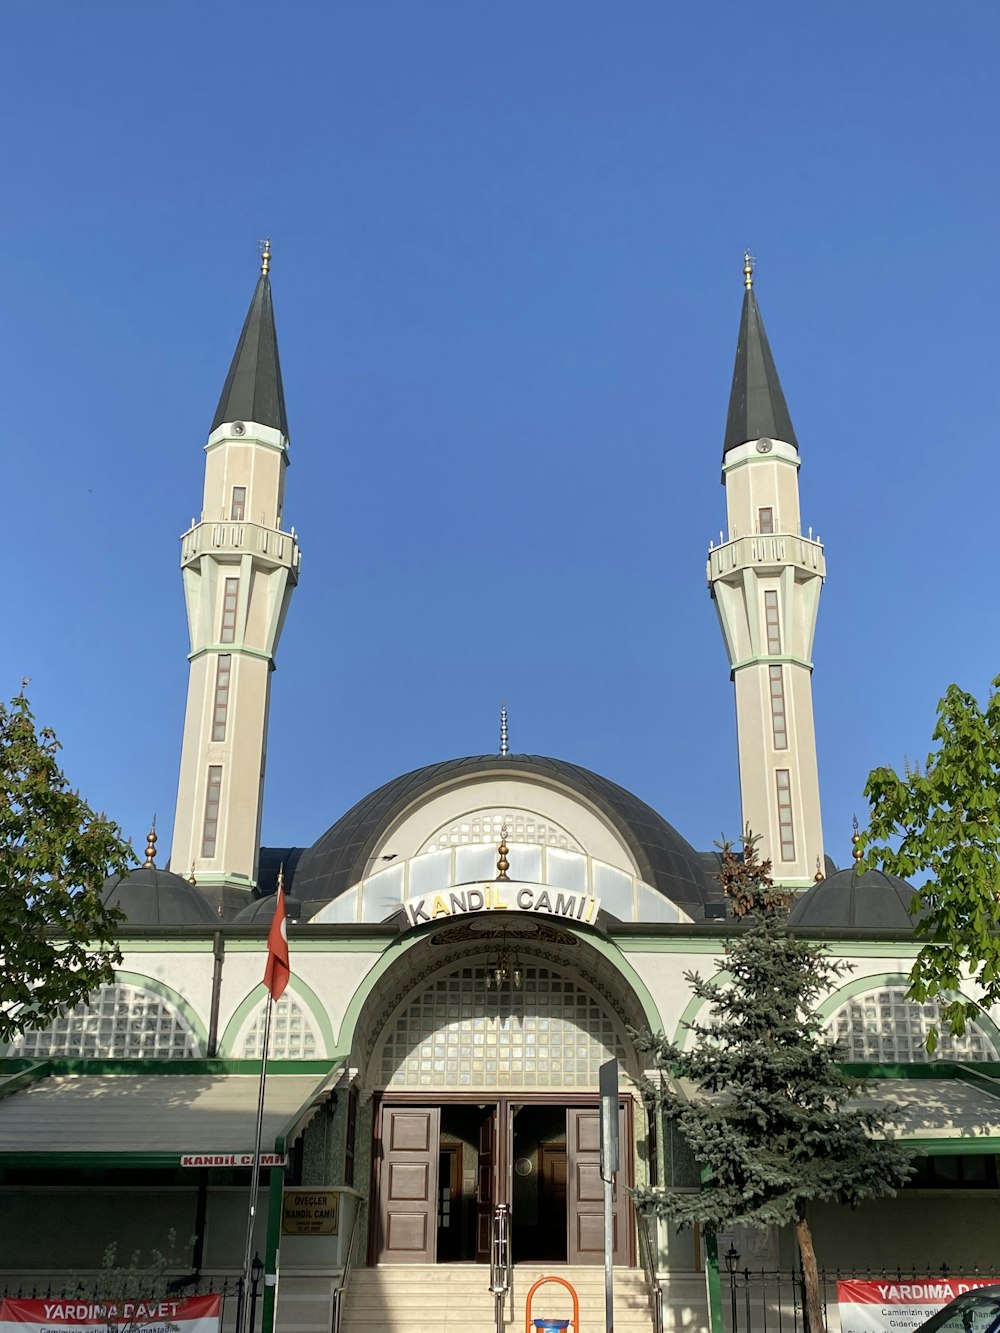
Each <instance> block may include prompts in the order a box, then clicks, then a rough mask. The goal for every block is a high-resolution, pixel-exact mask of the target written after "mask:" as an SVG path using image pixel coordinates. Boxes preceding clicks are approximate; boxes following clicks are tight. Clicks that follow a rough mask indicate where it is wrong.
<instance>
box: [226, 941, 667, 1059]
mask: <svg viewBox="0 0 1000 1333" xmlns="http://www.w3.org/2000/svg"><path fill="white" fill-rule="evenodd" d="M562 924H563V925H564V926H565V925H566V923H562ZM566 929H567V932H568V933H569V934H570V935H573V936H574V937H575V938H576V939H578V940H580V941H581V942H583V943H585V944H588V945H590V946H591V948H593V949H594V951H595V952H596V953H599V954H601V955H602V956H603V957H605V958H607V959H608V961H609V962H611V963H612V964H613V965H614V966H615V968H616V970H617V971H618V972H619V974H620V975H621V978H622V980H623V981H625V982H626V983H627V984H629V985H630V986H631V987H632V990H633V993H634V994H635V997H636V999H637V1000H638V1001H639V1006H640V1008H641V1009H642V1011H643V1017H644V1018H645V1020H646V1022H647V1023H648V1024H649V1028H650V1031H652V1032H656V1031H658V1030H659V1028H660V1027H661V1026H662V1022H663V1020H662V1019H661V1017H660V1012H659V1009H658V1008H657V1006H656V1002H655V1000H654V999H653V996H652V994H651V993H650V991H649V988H648V987H647V985H646V983H645V982H644V981H643V979H642V977H640V976H639V974H638V972H636V970H635V968H634V967H633V965H632V964H631V962H628V961H627V959H626V956H625V954H624V953H623V952H622V951H621V949H619V948H618V946H617V944H615V943H614V942H613V941H612V940H608V939H606V938H605V937H603V936H601V935H599V934H597V933H596V932H592V931H589V930H587V929H586V928H585V927H582V926H566ZM433 930H434V927H433V926H428V927H423V928H418V929H417V930H411V931H408V932H407V933H406V934H404V935H397V936H396V937H395V938H394V939H393V940H392V942H391V944H390V945H389V947H388V948H387V949H385V950H384V951H383V953H382V954H381V955H380V957H379V958H378V959H377V960H376V961H375V962H374V963H373V965H372V966H371V968H370V969H369V970H368V971H367V972H366V973H365V975H364V976H363V977H362V978H361V981H360V982H359V984H358V985H357V987H356V988H355V991H354V994H353V995H352V996H351V1001H350V1003H349V1005H348V1006H347V1010H346V1012H345V1013H344V1017H343V1019H342V1021H341V1025H340V1031H339V1033H338V1034H337V1042H336V1046H335V1048H334V1050H335V1051H336V1052H338V1053H339V1052H343V1053H344V1054H345V1055H347V1054H348V1053H349V1052H350V1051H351V1049H352V1047H353V1045H354V1037H355V1033H356V1031H357V1025H358V1022H359V1020H360V1018H361V1014H362V1012H363V1010H364V1008H365V1005H366V1004H367V1003H368V1000H369V999H370V998H371V995H372V992H373V991H374V989H375V987H376V986H377V985H378V983H379V982H380V981H381V980H382V978H383V977H384V976H385V974H386V973H387V972H388V971H389V969H390V968H391V967H392V966H394V964H395V963H396V962H397V961H399V959H400V958H402V956H403V955H404V954H405V953H407V952H408V951H409V950H410V949H413V948H416V946H417V945H418V944H420V943H421V942H422V941H423V940H425V939H426V938H427V937H428V933H429V932H432V931H433ZM484 948H485V940H484ZM227 1032H228V1028H227Z"/></svg>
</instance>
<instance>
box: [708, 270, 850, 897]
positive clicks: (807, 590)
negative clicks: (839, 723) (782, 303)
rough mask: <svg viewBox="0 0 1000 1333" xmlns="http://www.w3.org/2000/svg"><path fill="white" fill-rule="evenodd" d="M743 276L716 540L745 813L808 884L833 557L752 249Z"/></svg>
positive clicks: (714, 584)
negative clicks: (823, 601)
mask: <svg viewBox="0 0 1000 1333" xmlns="http://www.w3.org/2000/svg"><path fill="white" fill-rule="evenodd" d="M743 285H744V292H743V309H742V312H741V316H740V331H739V339H738V341H737V346H736V363H735V366H734V368H733V381H732V389H731V391H730V396H729V412H728V415H727V418H726V433H725V439H724V442H723V449H722V482H723V485H724V486H725V488H726V512H727V518H728V523H729V532H728V535H727V536H724V537H723V539H722V541H721V543H720V544H719V545H714V544H713V546H712V548H711V550H710V551H709V556H708V584H709V588H710V589H711V593H712V599H713V601H714V602H715V607H716V611H717V612H718V615H719V623H720V625H721V627H722V633H723V637H724V639H725V644H726V652H727V655H728V657H729V667H730V672H731V678H732V681H733V686H734V689H735V694H736V730H737V743H738V747H739V764H740V805H741V812H740V813H741V824H742V826H743V827H744V828H747V827H749V828H750V829H751V831H752V832H753V833H755V834H757V835H758V836H759V837H760V839H761V852H762V854H763V855H764V856H766V857H768V858H770V860H771V861H772V862H773V864H774V867H775V876H776V879H777V882H778V883H780V884H782V885H783V886H785V887H788V888H790V889H797V888H802V889H805V888H808V887H809V886H810V885H811V884H812V883H813V869H814V866H815V864H816V858H817V856H818V857H819V858H820V862H821V864H822V856H823V830H822V822H821V818H820V802H819V774H818V766H817V762H816V737H815V732H814V727H813V705H812V669H813V664H812V650H813V635H814V633H815V629H816V617H817V612H818V609H819V594H820V589H821V587H822V584H823V579H824V577H825V575H826V564H825V560H824V556H823V548H822V546H821V545H820V543H819V542H818V541H814V540H813V539H812V536H811V535H810V536H808V537H806V536H803V534H802V525H801V521H800V516H799V479H798V476H799V462H800V460H799V444H798V440H797V439H796V436H795V431H794V429H793V428H792V420H791V416H790V415H789V411H788V404H787V403H786V401H785V395H784V393H783V391H782V387H781V382H780V381H779V379H778V372H777V369H776V367H775V364H774V357H773V356H772V355H771V348H770V345H769V343H768V340H767V334H766V333H765V331H764V321H763V319H762V318H761V313H760V309H759V307H758V305H757V296H756V292H755V290H754V263H753V260H752V259H751V258H750V256H749V254H747V255H746V256H744V266H743ZM776 760H777V761H778V762H780V763H781V765H782V767H781V768H780V769H775V767H774V765H775V761H776Z"/></svg>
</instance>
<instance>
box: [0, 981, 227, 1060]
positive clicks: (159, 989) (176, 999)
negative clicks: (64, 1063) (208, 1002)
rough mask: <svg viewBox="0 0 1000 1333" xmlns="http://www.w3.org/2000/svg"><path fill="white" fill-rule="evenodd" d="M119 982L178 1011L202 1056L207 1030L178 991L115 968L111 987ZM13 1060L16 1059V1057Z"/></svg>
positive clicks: (5, 1048)
mask: <svg viewBox="0 0 1000 1333" xmlns="http://www.w3.org/2000/svg"><path fill="white" fill-rule="evenodd" d="M119 982H120V983H121V984H122V985H124V986H141V987H142V989H143V990H147V991H150V992H152V994H154V995H158V996H159V997H160V999H161V1000H166V1002H167V1004H169V1005H171V1006H172V1007H173V1008H174V1009H176V1010H177V1011H178V1013H179V1014H180V1015H181V1017H182V1018H183V1019H184V1021H185V1023H187V1025H188V1027H189V1028H190V1029H191V1032H192V1034H193V1036H194V1039H195V1041H196V1042H197V1044H198V1055H199V1056H201V1055H203V1054H204V1052H205V1051H206V1050H207V1049H208V1029H207V1028H206V1027H205V1024H204V1023H203V1022H202V1021H201V1019H200V1018H199V1016H198V1014H197V1012H196V1011H195V1010H194V1009H193V1008H192V1007H191V1005H190V1004H189V1003H188V1001H187V1000H186V999H185V998H184V996H183V995H182V994H181V993H180V991H176V990H174V988H173V986H168V985H167V984H166V982H163V981H158V980H157V979H156V977H151V976H148V975H147V974H146V973H145V972H131V971H129V970H128V969H127V968H118V967H116V968H115V980H114V982H112V985H114V984H116V983H119ZM44 1030H45V1029H44V1028H43V1029H41V1031H44ZM16 1040H17V1039H16V1038H15V1041H16ZM13 1044H14V1043H13V1042H8V1044H7V1045H6V1046H5V1047H4V1048H3V1050H2V1051H0V1056H4V1055H6V1054H7V1052H8V1051H9V1050H10V1048H11V1046H13ZM13 1058H15V1059H16V1058H17V1057H13ZM45 1059H48V1056H46V1057H45Z"/></svg>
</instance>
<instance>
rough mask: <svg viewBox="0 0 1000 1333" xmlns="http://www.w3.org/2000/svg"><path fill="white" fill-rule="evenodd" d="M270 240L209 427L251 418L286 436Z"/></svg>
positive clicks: (216, 428) (266, 244)
mask: <svg viewBox="0 0 1000 1333" xmlns="http://www.w3.org/2000/svg"><path fill="white" fill-rule="evenodd" d="M270 272H271V241H270V237H269V238H268V239H267V240H266V241H265V242H264V249H263V250H262V251H261V257H260V277H259V278H258V279H257V286H256V289H255V290H254V294H253V300H252V301H251V302H250V309H249V310H248V311H247V317H246V319H245V320H244V323H243V332H242V333H241V334H240V340H239V342H238V343H237V344H236V352H235V354H234V356H233V361H232V365H231V366H230V367H229V374H228V375H227V376H226V382H225V384H224V385H223V386H222V396H221V397H220V399H219V406H218V407H217V408H216V410H215V417H214V419H213V421H212V430H213V431H215V430H218V428H219V427H220V426H222V425H225V424H226V423H227V422H240V421H242V422H247V421H255V422H256V423H257V425H259V426H271V427H273V429H274V430H279V431H281V433H282V435H284V437H285V439H286V440H287V439H288V417H287V415H286V413H285V390H284V386H283V385H282V382H281V362H280V361H279V359H278V335H277V332H276V331H275V327H274V306H273V304H272V302H271V279H270V276H269V275H270Z"/></svg>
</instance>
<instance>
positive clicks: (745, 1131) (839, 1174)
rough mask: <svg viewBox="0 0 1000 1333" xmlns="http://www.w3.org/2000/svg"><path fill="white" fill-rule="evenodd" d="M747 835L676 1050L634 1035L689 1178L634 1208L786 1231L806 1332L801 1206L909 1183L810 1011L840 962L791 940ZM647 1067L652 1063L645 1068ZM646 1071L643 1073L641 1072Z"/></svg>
mask: <svg viewBox="0 0 1000 1333" xmlns="http://www.w3.org/2000/svg"><path fill="white" fill-rule="evenodd" d="M755 842H756V839H755V838H753V837H752V836H751V835H750V834H749V832H748V833H747V837H746V839H745V841H744V850H743V854H742V856H741V855H739V854H737V853H736V852H734V851H733V849H732V847H731V846H730V845H728V844H727V845H725V846H724V847H723V856H722V871H721V874H720V876H719V879H720V882H721V884H722V886H723V890H724V892H725V894H726V896H727V898H728V899H729V901H730V903H731V904H732V907H733V912H734V916H736V917H737V918H738V920H739V925H738V927H736V928H735V929H734V931H733V934H732V936H731V938H730V940H729V941H728V943H727V944H726V945H725V956H724V958H722V959H721V960H719V961H718V963H717V966H718V967H719V969H720V972H721V975H720V976H719V977H717V978H716V979H715V980H711V981H706V980H705V979H704V978H702V977H701V976H699V975H698V974H697V973H688V974H687V980H688V981H689V983H690V985H691V989H692V991H693V992H694V994H695V995H696V996H697V997H698V998H699V999H701V1000H704V1001H705V1002H706V1005H707V1007H708V1008H707V1016H706V1017H705V1018H704V1019H700V1020H699V1021H697V1022H694V1023H691V1024H689V1025H688V1036H689V1038H692V1039H693V1044H690V1045H689V1046H687V1047H685V1048H684V1049H682V1048H681V1047H680V1046H678V1045H677V1044H675V1043H674V1042H672V1041H669V1040H668V1039H667V1038H666V1037H665V1036H664V1035H663V1033H658V1034H655V1035H654V1034H652V1033H649V1032H644V1033H635V1034H633V1035H634V1038H635V1042H636V1046H637V1048H638V1050H639V1051H640V1052H642V1053H643V1054H644V1056H645V1057H646V1058H647V1061H648V1062H649V1063H651V1065H652V1066H653V1067H655V1068H656V1069H658V1070H660V1071H661V1072H662V1075H663V1077H661V1078H660V1079H658V1080H657V1081H656V1082H652V1081H651V1082H650V1083H649V1084H648V1085H647V1089H646V1092H647V1097H648V1098H649V1099H650V1101H652V1102H654V1103H655V1104H656V1105H658V1106H659V1107H660V1108H661V1109H662V1112H663V1114H664V1116H665V1118H666V1119H667V1120H672V1121H673V1122H674V1123H675V1124H676V1125H677V1126H678V1127H679V1128H680V1130H681V1131H682V1133H683V1134H684V1136H685V1138H686V1139H687V1141H688V1143H689V1144H690V1147H691V1150H692V1152H693V1153H694V1155H695V1158H696V1159H697V1160H698V1162H699V1164H700V1166H701V1168H702V1189H701V1191H700V1192H699V1193H691V1194H670V1193H663V1192H662V1191H660V1190H658V1189H656V1188H655V1187H654V1188H646V1189H641V1190H638V1191H636V1196H637V1202H638V1203H639V1205H640V1206H647V1207H650V1208H652V1209H653V1210H654V1211H656V1212H657V1213H659V1214H661V1215H665V1216H667V1217H669V1218H671V1219H672V1220H673V1221H674V1222H675V1223H677V1224H678V1225H680V1226H690V1225H691V1224H693V1223H695V1222H697V1223H699V1224H700V1225H701V1226H702V1227H703V1228H705V1229H706V1230H709V1231H712V1232H718V1231H720V1230H722V1229H723V1228H724V1227H727V1226H730V1225H732V1224H734V1223H742V1224H744V1225H749V1226H754V1227H759V1228H762V1229H763V1228H766V1227H768V1226H771V1225H778V1226H783V1225H786V1224H789V1223H791V1224H793V1225H794V1228H795V1236H796V1240H797V1241H798V1247H799V1255H800V1258H801V1263H802V1271H803V1275H804V1280H805V1294H806V1312H807V1316H808V1325H809V1328H810V1329H812V1330H813V1331H814V1333H820V1330H822V1328H823V1310H822V1303H821V1299H820V1287H819V1273H818V1266H817V1262H816V1253H815V1250H814V1248H813V1241H812V1231H811V1229H810V1225H809V1213H808V1209H809V1204H810V1203H811V1202H812V1201H813V1200H818V1201H822V1202H828V1201H835V1202H838V1203H847V1204H852V1205H856V1204H858V1203H860V1202H861V1201H862V1200H863V1199H871V1198H879V1197H881V1196H883V1195H888V1194H893V1193H895V1188H896V1186H898V1185H901V1184H902V1183H903V1182H904V1181H905V1180H906V1178H907V1176H908V1175H909V1173H910V1165H909V1158H908V1154H907V1152H906V1150H905V1149H904V1148H903V1147H901V1146H900V1145H897V1144H895V1143H893V1142H891V1141H887V1140H885V1139H884V1138H881V1137H878V1136H879V1135H881V1134H882V1133H883V1131H884V1129H885V1117H884V1116H883V1115H882V1114H880V1113H879V1112H877V1111H874V1110H861V1109H855V1108H852V1107H851V1105H850V1103H851V1101H852V1100H853V1099H856V1098H857V1097H858V1096H859V1094H860V1093H863V1091H864V1085H863V1084H861V1083H859V1081H858V1080H856V1079H852V1078H850V1077H848V1076H847V1075H846V1074H844V1073H843V1072H842V1070H841V1069H840V1066H839V1064H838V1060H839V1059H840V1058H842V1056H841V1053H840V1052H839V1051H838V1048H837V1046H836V1043H835V1042H834V1041H833V1040H832V1039H831V1038H830V1037H829V1036H827V1034H826V1033H825V1032H824V1030H823V1025H822V1022H821V1020H820V1019H819V1018H818V1017H817V1015H816V1013H815V1006H816V1002H817V1000H818V999H819V998H820V996H821V995H822V994H823V993H824V992H825V991H827V990H828V989H829V988H830V987H831V986H832V985H833V984H834V983H836V982H837V981H838V980H839V979H840V978H841V977H842V976H843V974H844V973H845V972H846V971H848V970H850V968H851V965H850V964H849V963H846V962H844V961H843V960H841V959H835V958H831V957H829V956H828V955H827V954H826V953H824V951H823V949H822V948H820V947H819V946H818V945H815V944H811V943H809V942H808V941H807V940H804V939H801V938H800V937H798V936H796V935H793V934H790V933H789V931H788V928H787V917H788V896H787V895H786V894H785V893H784V892H782V891H781V890H778V889H776V888H775V886H774V885H773V883H772V881H771V865H770V862H768V861H758V860H757V853H756V848H755ZM649 1057H652V1060H651V1062H650V1061H649ZM647 1067H648V1065H647Z"/></svg>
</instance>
